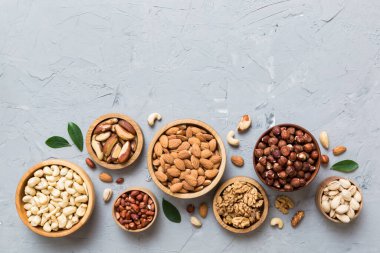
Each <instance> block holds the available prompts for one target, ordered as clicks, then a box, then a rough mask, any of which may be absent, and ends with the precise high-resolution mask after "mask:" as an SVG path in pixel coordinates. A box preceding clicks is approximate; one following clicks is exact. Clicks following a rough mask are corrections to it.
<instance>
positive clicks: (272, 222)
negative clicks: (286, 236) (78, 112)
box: [270, 218, 284, 229]
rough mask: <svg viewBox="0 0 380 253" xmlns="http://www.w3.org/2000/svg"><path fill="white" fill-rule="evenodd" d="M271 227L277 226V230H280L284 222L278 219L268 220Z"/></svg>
mask: <svg viewBox="0 0 380 253" xmlns="http://www.w3.org/2000/svg"><path fill="white" fill-rule="evenodd" d="M270 225H271V226H273V227H274V226H277V227H278V228H279V229H282V228H283V227H284V222H283V221H282V220H281V219H280V218H272V219H271V220H270Z"/></svg>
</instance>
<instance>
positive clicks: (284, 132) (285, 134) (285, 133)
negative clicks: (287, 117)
mask: <svg viewBox="0 0 380 253" xmlns="http://www.w3.org/2000/svg"><path fill="white" fill-rule="evenodd" d="M289 136H290V134H289V132H288V131H287V130H282V131H281V138H282V139H283V140H285V141H286V140H288V139H289Z"/></svg>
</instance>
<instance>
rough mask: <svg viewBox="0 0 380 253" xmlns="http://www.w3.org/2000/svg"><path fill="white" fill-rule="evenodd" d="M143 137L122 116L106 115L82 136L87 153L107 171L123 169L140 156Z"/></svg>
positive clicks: (135, 126) (134, 124) (138, 129)
mask: <svg viewBox="0 0 380 253" xmlns="http://www.w3.org/2000/svg"><path fill="white" fill-rule="evenodd" d="M143 143H144V137H143V134H142V131H141V129H140V126H139V125H138V124H137V123H136V122H135V121H134V120H132V119H131V118H130V117H128V116H126V115H124V114H118V113H109V114H105V115H102V116H100V117H99V118H97V119H96V120H95V121H94V122H93V123H92V124H91V126H90V127H89V129H88V131H87V135H86V147H87V151H88V153H89V154H90V156H91V157H92V159H93V160H94V161H95V162H96V163H97V164H99V165H101V166H103V167H105V168H107V169H113V170H117V169H123V168H125V167H128V166H129V165H131V164H132V163H133V162H135V161H136V160H137V158H138V157H139V155H140V154H141V151H142V148H143Z"/></svg>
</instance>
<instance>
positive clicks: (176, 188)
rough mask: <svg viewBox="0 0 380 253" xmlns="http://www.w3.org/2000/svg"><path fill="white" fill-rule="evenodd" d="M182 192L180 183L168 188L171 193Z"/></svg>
mask: <svg viewBox="0 0 380 253" xmlns="http://www.w3.org/2000/svg"><path fill="white" fill-rule="evenodd" d="M180 190H182V183H175V184H172V185H171V186H170V191H171V192H173V193H176V192H179V191H180Z"/></svg>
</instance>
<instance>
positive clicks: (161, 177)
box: [154, 171, 168, 182]
mask: <svg viewBox="0 0 380 253" xmlns="http://www.w3.org/2000/svg"><path fill="white" fill-rule="evenodd" d="M154 175H155V176H156V177H157V179H158V180H159V181H160V182H166V181H167V180H168V176H167V175H165V173H163V172H161V171H156V172H154Z"/></svg>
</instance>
